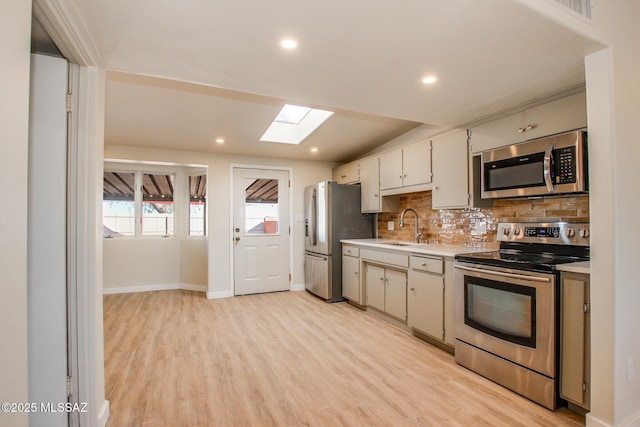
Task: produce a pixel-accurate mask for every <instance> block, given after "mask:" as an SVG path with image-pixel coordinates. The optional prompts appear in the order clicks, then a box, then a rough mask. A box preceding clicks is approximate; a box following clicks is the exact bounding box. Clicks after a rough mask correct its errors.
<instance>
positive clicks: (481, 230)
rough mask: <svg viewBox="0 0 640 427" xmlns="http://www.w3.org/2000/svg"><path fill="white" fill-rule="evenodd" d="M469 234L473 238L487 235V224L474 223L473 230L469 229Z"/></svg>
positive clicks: (484, 222)
mask: <svg viewBox="0 0 640 427" xmlns="http://www.w3.org/2000/svg"><path fill="white" fill-rule="evenodd" d="M471 234H473V235H474V236H482V235H483V234H487V222H486V221H479V222H474V223H473V228H472V229H471Z"/></svg>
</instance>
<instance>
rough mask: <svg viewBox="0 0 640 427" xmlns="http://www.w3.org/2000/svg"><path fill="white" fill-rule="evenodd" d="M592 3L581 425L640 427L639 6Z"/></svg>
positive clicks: (632, 3) (587, 61)
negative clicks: (588, 331)
mask: <svg viewBox="0 0 640 427" xmlns="http://www.w3.org/2000/svg"><path fill="white" fill-rule="evenodd" d="M594 3H595V4H594V8H593V21H594V24H595V28H596V30H597V31H598V33H599V34H600V35H601V36H602V37H603V39H604V40H606V41H607V42H608V43H609V44H610V45H611V47H610V48H608V49H606V50H604V51H601V52H598V53H596V54H594V55H591V56H589V57H587V60H586V75H587V105H588V115H589V132H590V144H591V149H590V154H591V156H592V161H591V183H592V192H591V194H592V196H591V202H592V203H591V225H592V230H594V236H593V239H594V240H592V242H593V243H594V245H593V246H592V251H593V254H592V280H591V296H592V313H591V322H592V350H591V354H592V364H593V365H592V394H591V402H592V411H591V413H590V414H589V415H588V417H587V424H588V425H594V426H600V425H612V426H627V425H634V426H640V338H638V337H639V335H638V326H639V325H640V310H638V303H639V302H640V284H639V282H638V278H639V277H640V263H638V260H637V254H638V241H639V238H640V233H639V232H638V226H637V214H638V212H640V198H639V197H638V196H637V192H638V184H639V183H640V169H639V168H638V158H640V144H638V136H637V134H638V132H637V128H638V126H637V115H638V112H639V111H640V110H639V109H638V105H640V84H639V83H638V80H637V77H638V70H640V55H639V52H640V51H639V50H638V45H637V43H638V41H639V40H640V28H639V27H638V25H637V18H638V17H640V3H639V2H636V1H622V0H618V1H600V2H594ZM630 371H632V372H630ZM630 373H633V376H632V377H631V378H628V377H627V375H628V374H630Z"/></svg>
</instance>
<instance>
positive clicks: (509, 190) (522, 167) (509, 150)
mask: <svg viewBox="0 0 640 427" xmlns="http://www.w3.org/2000/svg"><path fill="white" fill-rule="evenodd" d="M481 165H482V168H481V185H482V187H481V188H482V198H483V199H495V198H501V197H521V196H538V195H549V194H565V193H583V192H587V191H588V189H589V188H588V177H587V133H586V132H584V131H572V132H567V133H562V134H558V135H554V136H549V137H545V138H540V139H535V140H531V141H526V142H521V143H519V144H514V145H509V146H506V147H501V148H496V149H493V150H487V151H483V152H482V153H481Z"/></svg>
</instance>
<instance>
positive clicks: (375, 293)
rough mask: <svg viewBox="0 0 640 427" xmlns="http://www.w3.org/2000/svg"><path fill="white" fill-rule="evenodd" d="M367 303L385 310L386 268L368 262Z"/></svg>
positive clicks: (366, 276) (366, 277)
mask: <svg viewBox="0 0 640 427" xmlns="http://www.w3.org/2000/svg"><path fill="white" fill-rule="evenodd" d="M365 270H366V273H365V283H366V290H367V305H368V306H370V307H373V308H377V309H378V310H381V311H384V288H385V284H384V282H385V280H384V268H382V267H378V266H377V265H371V264H366V268H365Z"/></svg>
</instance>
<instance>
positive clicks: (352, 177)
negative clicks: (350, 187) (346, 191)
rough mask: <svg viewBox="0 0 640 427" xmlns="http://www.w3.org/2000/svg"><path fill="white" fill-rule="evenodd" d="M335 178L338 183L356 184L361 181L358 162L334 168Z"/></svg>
mask: <svg viewBox="0 0 640 427" xmlns="http://www.w3.org/2000/svg"><path fill="white" fill-rule="evenodd" d="M333 180H334V181H336V182H337V183H338V184H355V183H357V182H359V181H360V171H359V168H358V163H347V164H346V165H342V166H338V167H337V168H335V169H334V170H333Z"/></svg>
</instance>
